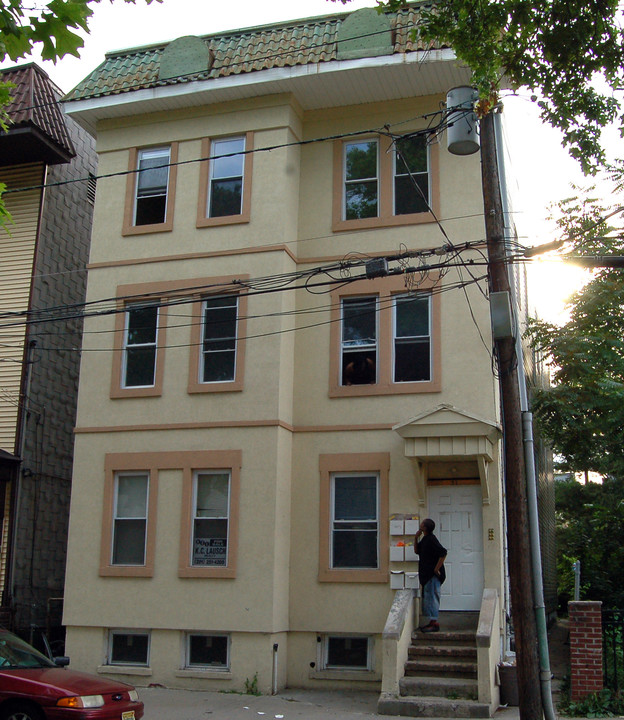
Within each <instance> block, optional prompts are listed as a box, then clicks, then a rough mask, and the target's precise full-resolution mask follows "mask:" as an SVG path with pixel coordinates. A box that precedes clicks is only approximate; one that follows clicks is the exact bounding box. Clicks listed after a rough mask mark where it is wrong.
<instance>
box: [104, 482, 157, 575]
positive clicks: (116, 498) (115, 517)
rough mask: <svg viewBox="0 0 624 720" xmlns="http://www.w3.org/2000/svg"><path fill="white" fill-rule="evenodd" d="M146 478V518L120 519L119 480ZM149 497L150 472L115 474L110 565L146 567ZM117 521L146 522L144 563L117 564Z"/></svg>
mask: <svg viewBox="0 0 624 720" xmlns="http://www.w3.org/2000/svg"><path fill="white" fill-rule="evenodd" d="M128 476H132V477H137V476H140V477H145V478H146V479H147V483H146V485H145V516H141V517H140V516H136V517H125V516H124V517H121V518H120V517H118V515H117V513H118V501H119V479H120V478H122V477H128ZM149 495H150V475H149V472H141V471H131V470H127V471H119V472H116V473H115V478H114V489H113V517H112V529H111V546H110V564H111V566H113V567H144V566H145V563H146V559H147V525H148V522H149ZM117 520H144V521H145V532H144V535H143V562H142V563H117V562H115V539H116V536H117Z"/></svg>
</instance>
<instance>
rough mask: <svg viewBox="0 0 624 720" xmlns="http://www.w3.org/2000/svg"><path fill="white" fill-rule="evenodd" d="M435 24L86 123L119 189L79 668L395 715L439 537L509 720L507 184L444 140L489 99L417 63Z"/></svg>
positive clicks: (133, 104)
mask: <svg viewBox="0 0 624 720" xmlns="http://www.w3.org/2000/svg"><path fill="white" fill-rule="evenodd" d="M417 22H418V12H417V9H414V8H409V9H406V10H402V11H400V12H399V13H398V14H389V15H378V14H377V12H376V11H375V10H372V9H371V10H360V11H356V12H354V13H352V14H342V15H331V16H327V17H321V18H313V19H308V20H302V21H299V22H289V23H283V24H278V25H273V26H267V27H261V28H251V29H248V30H240V31H232V32H229V33H222V34H219V35H210V36H204V37H201V38H198V37H185V38H180V39H178V40H174V41H173V42H171V43H170V44H168V45H154V46H149V47H144V48H138V49H132V50H128V51H122V52H115V53H111V54H109V55H107V57H106V59H105V61H104V63H103V64H102V65H101V66H100V67H99V68H97V69H96V70H95V71H94V72H93V73H92V74H91V75H89V76H88V77H87V78H86V79H85V80H84V81H83V82H82V83H81V84H80V85H78V86H77V88H76V89H75V90H74V91H72V93H70V94H69V95H68V96H67V97H66V99H65V100H66V103H65V109H66V112H67V113H68V114H69V116H70V117H72V118H74V119H75V120H76V121H77V122H79V123H81V124H82V125H83V126H84V127H85V128H86V129H88V130H89V131H90V132H93V133H94V134H95V135H96V137H97V149H98V154H99V172H100V178H99V181H98V193H97V199H96V203H95V217H94V231H93V242H92V246H91V256H90V264H89V280H88V300H89V302H91V303H93V306H92V309H93V311H94V313H95V312H98V311H101V314H99V315H97V316H94V317H90V318H88V319H87V320H86V323H85V330H86V333H85V342H84V352H83V357H82V366H81V377H80V393H79V408H78V418H77V428H76V447H75V458H74V482H73V488H72V506H71V507H72V509H71V520H70V536H69V547H68V566H67V582H66V592H65V614H64V622H65V624H66V626H67V649H68V653H69V654H70V655H71V657H72V663H73V664H74V665H78V666H80V667H81V668H84V669H88V670H91V671H95V672H99V673H110V674H114V675H117V676H119V677H122V678H126V679H130V680H131V681H132V682H134V683H135V684H145V685H147V684H150V683H161V684H163V685H167V686H177V687H187V688H191V689H215V690H229V689H231V690H235V691H241V690H244V688H245V685H246V683H247V684H249V683H252V682H253V681H254V678H256V677H257V684H258V688H259V689H260V690H261V691H262V692H271V691H277V690H279V689H280V688H283V687H285V686H296V687H302V686H305V687H325V688H349V687H367V688H370V689H382V688H383V690H384V693H385V696H386V697H390V696H393V695H394V694H396V692H398V686H399V680H400V679H401V677H402V675H403V671H404V661H405V660H406V659H407V647H408V645H409V631H410V630H411V628H412V618H413V615H412V614H411V611H412V609H413V607H412V603H413V593H412V591H411V590H405V589H402V588H403V587H404V584H405V583H407V584H408V585H414V584H415V577H414V572H415V571H416V568H417V564H416V562H415V555H414V550H413V547H412V546H411V539H412V537H413V532H414V531H415V529H416V528H417V526H418V521H419V519H422V518H424V517H427V516H431V517H433V518H434V519H436V520H437V521H438V535H439V537H440V539H441V540H442V542H443V544H444V545H445V546H447V548H448V549H449V557H448V560H447V570H448V575H449V580H448V581H447V583H446V584H445V585H444V595H443V609H446V610H449V611H456V614H455V615H454V620H456V621H463V620H465V621H466V623H467V624H468V625H470V624H471V623H472V622H474V621H475V617H476V616H475V613H479V612H480V613H481V619H482V629H483V628H486V630H487V632H485V634H483V637H481V638H480V645H479V648H478V650H474V654H475V655H478V662H477V661H476V660H474V661H473V660H471V661H470V662H469V663H468V664H467V668H466V670H467V673H468V674H469V675H470V674H472V675H473V677H472V678H471V679H470V682H469V683H468V684H467V686H466V687H468V688H469V689H468V690H467V694H469V695H478V702H477V701H476V700H472V703H473V705H472V706H471V710H470V712H471V713H472V714H475V715H476V714H479V713H481V714H486V715H487V714H489V713H490V712H492V711H493V710H494V709H495V707H496V706H497V705H498V699H499V695H498V687H497V685H496V664H497V662H498V661H499V660H500V657H501V648H502V647H503V646H504V644H505V642H506V640H507V636H508V627H507V624H506V617H507V611H508V610H509V608H508V606H507V601H506V597H507V593H506V587H507V586H506V580H505V577H506V573H505V542H504V537H505V523H504V513H503V504H502V481H501V442H500V438H501V431H500V406H499V387H498V379H497V377H496V374H495V372H494V371H493V367H494V364H495V363H494V360H493V357H492V355H493V352H492V339H491V332H490V315H489V303H488V301H487V297H486V294H485V281H484V279H483V276H484V275H485V269H484V266H483V251H484V249H483V241H484V237H485V231H484V223H483V200H482V194H481V181H480V163H479V156H478V155H471V156H467V157H457V156H454V155H451V154H450V153H449V152H447V150H446V141H445V134H444V133H443V132H442V128H443V125H444V115H445V113H444V110H443V109H444V103H445V97H446V93H447V91H448V90H449V89H451V88H453V87H454V86H458V85H462V84H465V83H466V82H467V81H468V79H469V74H468V72H467V71H466V70H465V69H462V68H460V67H458V66H457V64H456V62H455V61H454V56H453V54H452V53H451V52H450V51H449V50H448V49H434V48H425V47H421V46H419V45H418V44H417V43H415V42H414V41H413V40H412V38H411V29H412V28H413V27H414V26H415V24H416V23H417ZM436 129H439V132H436ZM395 141H396V142H395ZM396 148H398V149H399V151H400V152H399V154H397V152H395V151H396ZM400 156H402V157H403V158H404V159H405V160H406V161H407V166H408V167H409V171H407V169H406V166H405V164H403V163H402V162H401V157H400ZM466 243H468V245H467V246H466V247H465V244H466ZM408 251H409V252H408ZM410 253H411V254H410ZM401 254H402V255H401ZM392 255H401V257H400V258H399V259H398V260H396V261H395V260H392V259H391V260H390V261H388V262H387V263H386V262H384V261H383V259H382V258H385V257H387V256H392ZM457 260H462V261H465V262H470V261H474V262H475V265H474V267H471V266H463V267H459V268H458V267H457V266H456V265H454V263H455V262H456V261H457ZM479 263H481V264H479ZM426 266H433V268H431V269H427V267H426ZM386 268H389V270H390V272H389V273H386ZM367 275H368V276H370V279H368V278H367ZM479 278H480V279H479ZM113 299H115V300H113ZM405 571H408V572H407V573H406V572H405ZM473 637H474V635H473ZM473 642H474V640H473ZM471 653H472V651H469V653H468V654H469V655H470V654H471ZM477 665H478V678H477V677H476V676H477ZM466 687H464V686H462V687H461V688H460V689H459V692H460V694H461V692H463V691H464V690H465V689H466ZM445 692H448V694H451V695H452V694H453V693H454V692H455V691H450V690H449V691H445ZM440 702H444V698H442V699H441V700H440ZM446 702H448V701H446ZM466 702H468V703H469V702H470V701H468V700H467V701H466ZM455 704H456V705H457V701H455ZM461 707H462V709H465V707H466V706H465V705H462V706H461ZM434 714H435V713H434Z"/></svg>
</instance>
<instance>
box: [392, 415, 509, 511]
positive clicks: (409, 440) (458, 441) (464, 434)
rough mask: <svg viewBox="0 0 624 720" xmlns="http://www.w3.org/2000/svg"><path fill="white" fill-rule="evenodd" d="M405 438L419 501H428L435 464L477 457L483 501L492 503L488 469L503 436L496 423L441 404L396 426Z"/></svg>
mask: <svg viewBox="0 0 624 720" xmlns="http://www.w3.org/2000/svg"><path fill="white" fill-rule="evenodd" d="M393 430H395V431H396V432H397V433H398V434H399V435H400V436H401V437H402V438H404V440H405V456H406V457H409V458H411V459H412V460H413V461H414V466H415V469H416V487H417V492H418V501H419V503H420V504H421V505H424V503H425V486H426V483H427V478H428V475H429V467H430V465H431V464H432V463H436V462H447V461H451V462H452V461H456V462H457V461H464V460H473V461H475V462H476V463H477V467H478V471H479V479H480V481H481V491H482V495H483V504H484V505H487V504H489V502H490V486H489V480H488V468H489V466H490V464H491V463H492V462H493V461H494V459H495V458H496V456H497V445H498V441H499V440H500V438H501V437H502V432H501V429H500V426H499V425H497V424H496V423H493V422H490V421H488V420H483V419H482V418H479V417H477V416H476V415H473V414H472V413H469V412H467V411H465V410H460V409H458V408H456V407H453V406H452V405H448V404H441V405H438V406H437V407H435V408H433V409H432V410H428V411H427V412H424V413H422V414H420V415H417V416H416V417H413V418H411V419H410V420H407V422H403V423H399V424H398V425H395V426H394V428H393Z"/></svg>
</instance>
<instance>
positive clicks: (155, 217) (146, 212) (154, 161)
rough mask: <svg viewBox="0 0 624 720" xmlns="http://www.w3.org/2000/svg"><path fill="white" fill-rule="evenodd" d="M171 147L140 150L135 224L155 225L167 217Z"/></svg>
mask: <svg viewBox="0 0 624 720" xmlns="http://www.w3.org/2000/svg"><path fill="white" fill-rule="evenodd" d="M170 160H171V149H170V148H158V149H156V150H139V162H138V165H137V168H138V172H137V174H136V200H135V203H134V224H135V225H155V224H157V223H163V222H165V218H166V217H167V188H168V187H169V162H170Z"/></svg>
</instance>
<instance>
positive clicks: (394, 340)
mask: <svg viewBox="0 0 624 720" xmlns="http://www.w3.org/2000/svg"><path fill="white" fill-rule="evenodd" d="M409 297H414V296H413V295H410V294H409V293H397V294H395V295H392V328H391V332H392V358H391V362H392V383H393V384H396V385H401V384H403V383H417V382H422V383H429V382H431V381H432V380H433V335H432V326H433V314H432V305H433V303H432V298H431V293H427V292H422V293H418V294H417V296H416V297H418V299H419V300H421V299H426V300H427V325H428V329H429V333H428V334H427V335H406V336H401V338H399V337H398V336H397V300H401V299H403V298H409ZM425 338H426V339H427V341H428V343H429V377H428V378H426V379H423V380H397V379H396V377H395V375H396V348H397V345H398V344H399V340H411V341H412V342H418V341H419V340H424V339H425Z"/></svg>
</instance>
